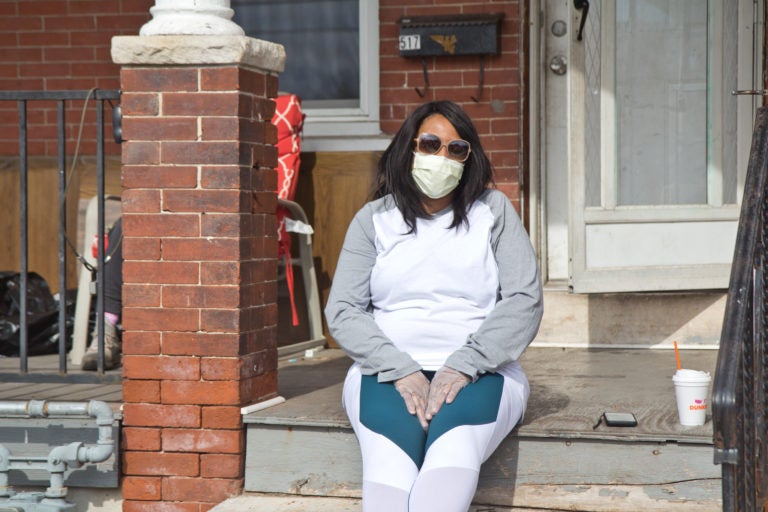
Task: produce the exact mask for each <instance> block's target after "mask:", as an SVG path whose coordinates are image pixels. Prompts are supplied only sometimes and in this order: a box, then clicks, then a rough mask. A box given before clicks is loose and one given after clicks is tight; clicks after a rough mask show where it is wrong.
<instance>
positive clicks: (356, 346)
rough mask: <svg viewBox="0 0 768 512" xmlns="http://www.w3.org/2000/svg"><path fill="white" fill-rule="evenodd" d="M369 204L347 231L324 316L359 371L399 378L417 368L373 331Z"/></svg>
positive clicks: (381, 379) (373, 253)
mask: <svg viewBox="0 0 768 512" xmlns="http://www.w3.org/2000/svg"><path fill="white" fill-rule="evenodd" d="M373 204H376V203H369V204H368V205H366V206H365V207H363V209H361V210H360V211H359V212H358V213H357V215H355V218H354V219H353V220H352V223H351V224H350V226H349V229H348V230H347V235H346V237H345V239H344V245H343V247H342V249H341V254H340V255H339V262H338V264H337V266H336V272H335V274H334V276H333V284H332V286H331V293H330V296H329V297H328V303H327V305H326V307H325V317H326V320H327V321H328V329H329V331H330V333H331V336H333V338H334V339H335V340H336V342H337V343H338V344H339V345H340V346H341V348H342V349H344V351H345V352H346V353H347V355H349V357H351V358H352V359H353V360H354V361H356V362H358V363H360V366H361V370H362V372H363V374H366V375H374V374H378V380H379V382H388V381H393V380H397V379H400V378H401V377H405V376H406V375H409V374H411V373H413V372H415V371H418V370H420V369H421V367H420V366H419V364H418V363H416V361H414V360H413V358H411V356H409V355H408V354H406V353H405V352H402V351H401V350H399V349H398V348H397V347H395V345H394V344H393V343H392V341H391V340H390V339H389V338H387V336H386V335H384V333H383V332H382V331H381V329H379V327H378V325H377V324H376V322H375V320H374V318H373V312H372V308H371V290H370V279H371V271H372V269H373V266H374V264H375V263H376V242H375V239H376V235H375V229H374V225H373V206H372V205H373Z"/></svg>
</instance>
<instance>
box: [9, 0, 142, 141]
mask: <svg viewBox="0 0 768 512" xmlns="http://www.w3.org/2000/svg"><path fill="white" fill-rule="evenodd" d="M153 5H154V0H23V1H18V0H17V1H2V2H0V90H1V91H11V90H33V91H51V90H60V89H67V90H72V89H77V90H89V89H91V88H93V87H98V88H100V89H118V88H119V86H120V82H119V67H118V66H117V65H115V64H114V63H112V58H111V57H110V41H111V39H112V36H115V35H136V34H138V32H139V28H140V27H141V26H142V25H143V24H144V23H146V22H147V21H148V20H149V19H150V18H151V16H150V14H149V8H150V7H151V6H153ZM40 106H44V107H45V108H43V109H40V108H39V107H40ZM81 109H82V102H67V113H66V116H67V130H68V133H67V136H68V138H69V139H71V140H72V142H71V143H70V145H69V148H68V153H69V154H70V155H71V154H72V153H73V152H74V139H75V137H76V136H77V132H78V127H79V122H80V112H81ZM29 116H30V117H29V122H30V125H29V154H30V155H47V156H55V155H56V151H57V149H56V131H55V130H56V111H55V107H54V105H53V104H50V103H46V104H39V103H36V104H35V106H34V108H32V107H30V108H29ZM106 116H107V119H109V118H110V116H111V111H110V109H109V108H107V109H106ZM95 119H96V116H95V112H94V110H93V109H90V112H89V114H88V117H87V119H86V123H87V124H86V127H85V131H84V133H83V144H81V147H80V152H81V154H94V153H95V149H94V148H95V146H94V145H93V142H92V141H93V140H94V133H95V130H94V124H95ZM17 125H18V114H17V107H16V105H15V103H13V102H0V155H17V154H18V151H19V149H18V128H17ZM107 129H108V130H111V128H109V127H108V128H107ZM106 140H107V145H106V148H105V150H106V151H107V153H109V154H119V153H120V148H119V146H118V145H117V144H115V143H114V142H111V140H112V138H111V131H107V139H106Z"/></svg>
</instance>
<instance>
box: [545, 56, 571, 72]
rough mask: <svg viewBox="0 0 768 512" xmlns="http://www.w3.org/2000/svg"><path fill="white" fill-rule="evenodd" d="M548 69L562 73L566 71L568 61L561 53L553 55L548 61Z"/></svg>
mask: <svg viewBox="0 0 768 512" xmlns="http://www.w3.org/2000/svg"><path fill="white" fill-rule="evenodd" d="M549 69H551V70H552V72H553V73H554V74H556V75H564V74H565V72H566V71H568V61H566V60H565V57H564V56H562V55H555V56H554V57H552V60H550V61H549Z"/></svg>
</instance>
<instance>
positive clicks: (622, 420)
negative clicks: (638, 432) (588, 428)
mask: <svg viewBox="0 0 768 512" xmlns="http://www.w3.org/2000/svg"><path fill="white" fill-rule="evenodd" d="M603 418H604V419H605V424H606V425H608V426H609V427H636V426H637V418H635V415H634V414H632V413H631V412H608V411H606V412H604V413H603Z"/></svg>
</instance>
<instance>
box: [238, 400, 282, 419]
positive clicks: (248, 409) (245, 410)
mask: <svg viewBox="0 0 768 512" xmlns="http://www.w3.org/2000/svg"><path fill="white" fill-rule="evenodd" d="M283 402H285V398H284V397H282V396H276V397H275V398H270V399H269V400H264V401H263V402H259V403H257V404H251V405H246V406H245V407H241V408H240V414H242V415H243V416H245V415H246V414H250V413H252V412H256V411H263V410H264V409H267V408H269V407H273V406H275V405H279V404H281V403H283Z"/></svg>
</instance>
